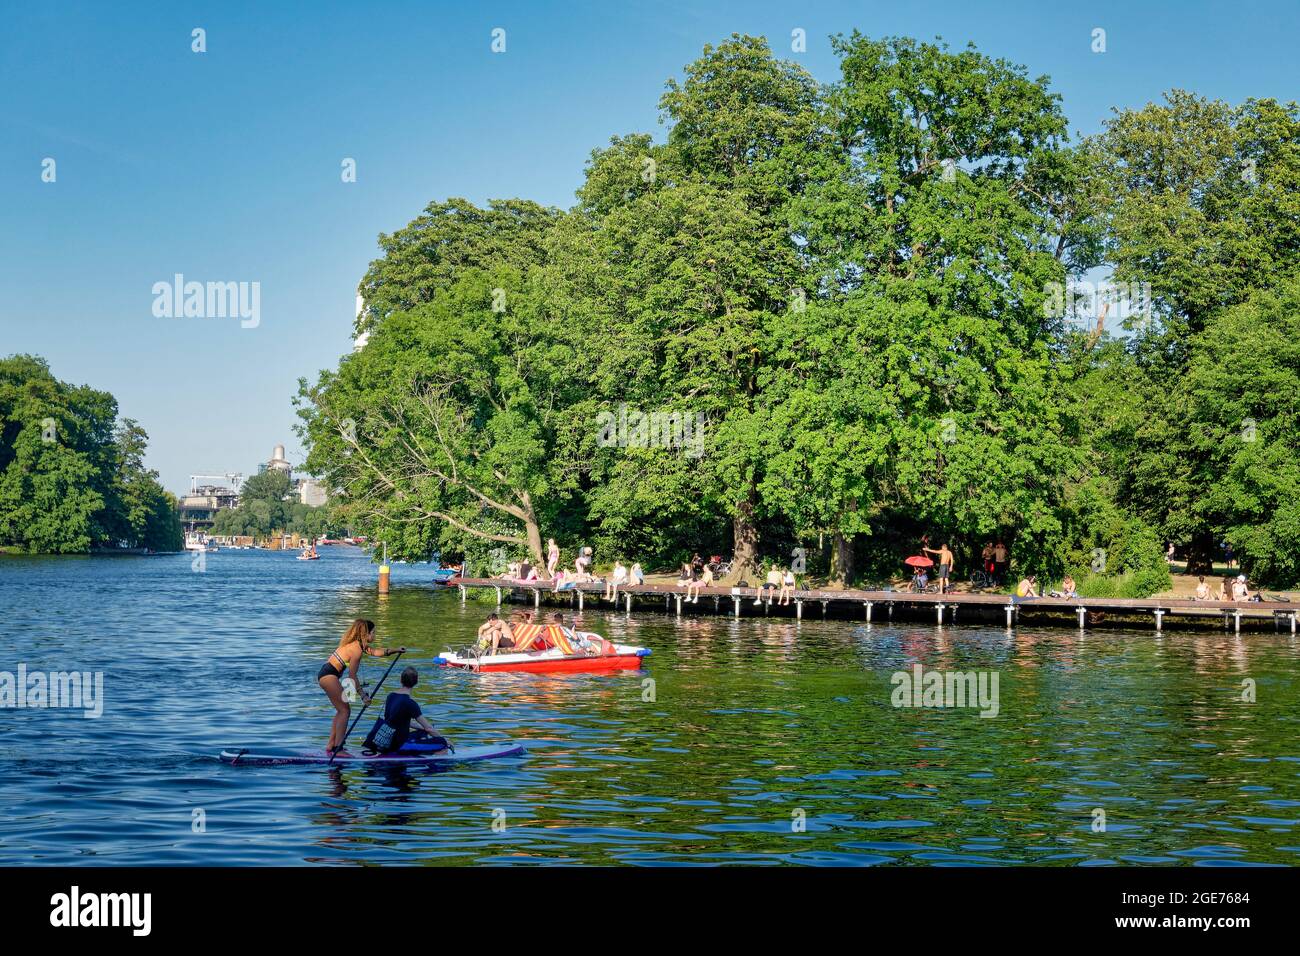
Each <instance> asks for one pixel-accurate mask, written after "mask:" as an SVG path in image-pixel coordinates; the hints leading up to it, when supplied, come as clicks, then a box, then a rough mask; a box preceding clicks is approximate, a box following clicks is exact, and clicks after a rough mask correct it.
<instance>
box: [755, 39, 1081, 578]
mask: <svg viewBox="0 0 1300 956" xmlns="http://www.w3.org/2000/svg"><path fill="white" fill-rule="evenodd" d="M835 46H836V49H837V50H838V52H839V53H840V55H841V58H842V74H843V75H842V79H841V82H840V83H838V84H837V85H836V86H835V87H834V88H833V89H832V90H831V91H830V93H829V94H828V108H827V114H826V123H827V125H828V127H829V128H830V129H831V131H832V135H831V136H830V137H828V138H827V139H826V140H825V148H823V149H822V150H821V151H820V153H819V154H818V155H817V156H816V157H815V158H814V160H813V161H812V162H813V166H814V174H813V178H814V180H815V182H814V184H813V185H810V186H809V187H808V188H807V189H805V190H804V192H803V194H802V196H801V198H800V201H799V202H798V204H797V211H798V215H799V232H800V234H801V235H802V237H803V238H804V239H805V241H806V245H805V249H804V252H805V254H806V256H807V257H808V259H809V261H810V268H812V269H814V270H815V272H816V274H817V276H818V280H819V281H818V284H817V296H818V301H817V303H816V305H815V306H813V307H809V308H807V309H805V310H802V311H800V310H794V311H792V312H791V313H790V314H788V315H786V316H783V317H782V318H781V320H780V321H779V322H778V323H776V325H775V330H776V331H775V338H777V339H778V340H779V341H780V342H781V343H782V346H783V349H782V354H781V361H780V362H779V363H778V364H777V365H776V367H775V370H774V372H773V375H772V379H771V382H770V388H769V390H768V394H769V395H770V398H771V401H772V411H771V416H772V420H773V422H775V423H777V427H775V428H773V429H771V430H770V432H769V433H768V439H767V441H766V442H765V443H764V445H765V447H767V448H769V449H770V454H771V456H772V461H773V463H774V466H775V467H774V468H773V471H772V473H771V474H770V475H769V479H768V482H767V484H766V486H765V488H766V491H767V495H768V497H769V498H770V499H771V500H772V501H773V502H774V504H775V505H776V506H778V507H780V508H781V509H783V510H786V511H791V510H793V511H795V512H797V513H801V514H803V515H804V516H805V518H804V520H805V521H809V522H813V523H814V524H815V526H816V527H818V528H821V529H825V530H827V531H829V532H831V534H832V536H833V538H834V540H835V542H836V548H835V551H834V560H833V562H832V577H833V578H835V579H838V580H842V579H844V578H845V577H847V576H848V575H849V573H850V570H851V569H850V566H849V564H850V559H851V555H852V551H851V549H850V548H849V547H848V546H847V543H848V540H849V539H850V538H851V537H852V536H853V535H854V534H857V533H860V532H867V531H871V530H872V528H873V524H874V526H875V528H876V529H882V528H883V526H885V525H893V526H896V527H897V526H901V527H908V526H911V527H914V528H918V529H919V528H930V529H933V530H936V531H938V532H939V533H940V534H942V535H943V536H945V537H947V536H950V535H958V536H963V537H965V538H967V539H974V538H975V537H976V536H986V535H993V534H1004V535H1005V534H1009V533H1011V532H1012V531H1013V530H1015V531H1019V533H1020V534H1021V535H1023V536H1025V537H1026V538H1027V539H1028V541H1029V542H1030V545H1029V548H1028V549H1027V550H1034V551H1041V550H1042V549H1043V548H1044V547H1047V546H1049V544H1051V543H1052V542H1053V539H1054V538H1055V537H1056V536H1059V533H1060V523H1059V518H1058V515H1057V505H1058V503H1059V499H1060V496H1061V491H1062V487H1063V482H1064V479H1065V476H1066V475H1067V474H1068V473H1069V471H1070V469H1071V467H1072V462H1073V459H1074V454H1073V451H1072V447H1071V446H1072V436H1073V434H1074V432H1075V426H1074V423H1073V422H1072V421H1071V420H1070V418H1069V416H1068V415H1067V408H1066V407H1065V406H1064V405H1063V403H1062V402H1061V401H1060V398H1059V380H1060V375H1061V372H1060V369H1059V368H1058V363H1057V361H1056V356H1055V344H1056V341H1057V339H1058V337H1059V333H1060V324H1059V320H1056V319H1054V318H1052V317H1050V316H1045V315H1044V309H1043V306H1044V301H1045V296H1046V293H1047V290H1048V288H1049V286H1050V284H1051V283H1053V282H1061V281H1062V280H1063V279H1064V278H1065V275H1066V273H1067V270H1075V269H1078V268H1081V267H1083V266H1085V265H1087V264H1089V260H1090V259H1091V258H1093V257H1095V247H1096V238H1095V227H1094V226H1092V225H1091V224H1090V223H1089V220H1088V217H1087V216H1085V215H1083V214H1082V213H1081V208H1082V206H1083V204H1082V203H1080V202H1079V200H1078V196H1077V192H1078V188H1079V182H1080V178H1081V177H1080V172H1081V170H1082V169H1084V168H1086V166H1085V164H1083V163H1082V162H1081V161H1080V160H1079V158H1078V157H1077V156H1075V155H1073V154H1071V153H1069V152H1068V151H1067V150H1066V148H1065V145H1064V142H1065V133H1066V128H1065V120H1064V117H1063V116H1062V115H1061V113H1060V108H1059V103H1058V98H1057V97H1056V96H1055V95H1054V94H1052V93H1050V92H1049V91H1048V89H1047V84H1046V81H1045V80H1043V79H1038V80H1031V79H1029V78H1027V77H1026V76H1025V75H1024V71H1023V70H1021V69H1020V68H1018V67H1015V66H1012V65H1010V64H1008V63H1006V62H1004V61H1001V60H991V59H989V58H987V57H985V56H983V55H981V54H979V53H977V52H976V51H974V50H973V49H968V50H964V51H960V52H957V53H953V52H950V51H949V50H948V49H947V48H946V47H943V46H941V45H936V44H925V43H917V42H915V41H912V40H905V39H894V40H883V41H875V40H870V39H867V38H865V37H862V36H861V35H859V34H856V33H855V34H853V35H852V36H850V37H847V38H844V37H841V38H837V40H836V41H835Z"/></svg>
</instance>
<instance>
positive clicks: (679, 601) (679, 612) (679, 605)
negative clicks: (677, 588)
mask: <svg viewBox="0 0 1300 956" xmlns="http://www.w3.org/2000/svg"><path fill="white" fill-rule="evenodd" d="M677 616H678V617H681V616H682V596H681V595H680V594H678V595H677Z"/></svg>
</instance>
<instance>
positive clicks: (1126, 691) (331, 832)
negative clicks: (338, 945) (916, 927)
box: [0, 547, 1300, 866]
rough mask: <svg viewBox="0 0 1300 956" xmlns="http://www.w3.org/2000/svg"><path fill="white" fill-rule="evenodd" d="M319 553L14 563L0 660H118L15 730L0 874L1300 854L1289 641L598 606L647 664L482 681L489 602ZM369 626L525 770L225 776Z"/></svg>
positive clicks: (443, 716) (7, 719)
mask: <svg viewBox="0 0 1300 956" xmlns="http://www.w3.org/2000/svg"><path fill="white" fill-rule="evenodd" d="M321 553H322V560H320V561H317V562H299V561H296V560H294V556H293V554H279V553H272V552H260V551H247V552H231V551H223V552H219V553H217V554H212V555H208V556H206V566H205V567H204V569H203V570H201V571H200V570H196V569H195V567H194V562H193V561H192V559H191V558H190V556H188V555H175V556H159V557H148V558H145V557H87V558H74V557H68V558H20V557H6V556H3V555H0V620H3V621H4V626H3V630H2V632H0V635H2V639H3V645H4V646H3V651H2V652H0V671H7V672H11V673H16V672H17V668H18V666H19V665H20V664H22V665H25V666H26V668H27V670H28V671H29V672H34V671H72V670H76V671H87V672H102V674H103V698H104V699H103V713H102V716H101V717H99V718H97V719H95V718H86V717H84V716H83V715H82V712H81V711H78V710H67V709H64V710H56V709H31V708H25V709H14V708H11V709H4V710H0V864H15V863H46V864H55V863H58V864H68V863H90V864H104V865H108V864H137V865H139V864H144V865H149V864H214V865H223V864H343V865H348V864H376V863H407V864H416V863H423V864H436V865H468V864H488V865H537V864H560V863H568V864H572V863H600V864H610V863H618V864H636V865H678V866H701V865H714V864H762V865H775V864H804V865H866V864H896V865H914V866H915V865H998V864H1002V865H1020V864H1039V865H1043V864H1051V865H1061V866H1081V865H1104V864H1115V865H1134V864H1154V865H1170V866H1186V865H1198V864H1200V865H1268V864H1274V865H1277V864H1282V865H1295V864H1297V863H1300V833H1297V821H1300V777H1298V774H1300V742H1297V729H1298V728H1297V702H1298V701H1300V683H1298V682H1297V677H1296V675H1297V668H1298V665H1300V645H1298V644H1297V642H1296V641H1295V639H1294V638H1292V637H1291V636H1290V635H1286V634H1284V635H1275V634H1272V633H1267V634H1248V635H1244V636H1240V637H1233V636H1231V635H1227V634H1221V633H1218V632H1214V633H1190V632H1181V633H1180V632H1178V631H1176V630H1174V631H1169V632H1167V633H1166V634H1165V635H1164V636H1163V637H1158V636H1156V635H1155V634H1154V633H1153V632H1152V631H1141V632H1137V631H1135V632H1105V633H1087V634H1082V635H1081V634H1080V633H1079V632H1077V631H1073V630H1068V629H1060V630H1046V629H1044V630H1031V629H1020V630H1017V631H1016V632H1015V634H1014V636H1011V635H1009V634H1008V633H1007V632H1006V631H1004V630H1002V629H1000V628H988V627H975V626H971V627H947V628H943V629H939V628H936V627H934V626H933V625H931V624H928V623H927V624H915V625H902V626H900V625H880V624H874V625H871V626H867V625H865V624H862V623H859V622H850V621H842V620H841V621H835V620H831V621H821V620H806V621H803V622H796V621H794V620H792V619H789V618H778V617H769V618H762V617H754V618H742V619H741V620H739V621H737V620H735V619H733V618H731V617H729V616H726V615H723V616H717V617H715V616H713V615H712V613H711V611H710V613H707V614H706V613H701V614H698V615H693V616H688V617H684V618H682V619H681V620H676V619H674V618H673V617H671V616H668V615H665V614H661V613H655V612H651V611H644V612H638V613H637V614H636V615H635V616H634V617H633V618H631V619H629V618H628V617H627V616H626V615H623V614H616V613H613V612H610V611H599V610H592V607H591V605H590V604H589V605H588V610H587V613H586V615H585V625H586V627H587V628H588V629H590V630H595V631H598V632H600V633H602V634H604V635H606V636H608V637H611V638H613V639H615V640H618V641H622V642H628V643H636V644H642V645H645V646H647V647H650V648H652V649H653V652H654V653H653V656H652V657H650V658H649V661H648V663H647V665H646V667H645V669H644V671H641V672H635V671H633V672H624V673H616V674H605V675H590V676H588V675H528V674H496V675H480V674H464V673H456V672H449V671H447V670H445V669H438V668H436V667H433V666H431V665H430V661H431V659H432V658H433V657H434V656H435V655H436V654H437V653H438V652H439V651H441V650H443V649H444V648H446V647H448V646H459V645H463V644H465V643H468V642H469V641H470V640H471V639H472V637H473V634H474V631H475V629H476V628H477V626H478V624H479V623H480V622H481V621H482V619H483V617H484V616H485V615H486V614H487V613H488V612H489V611H490V610H492V608H493V604H492V603H483V602H482V601H476V600H473V599H471V600H470V601H469V602H468V603H467V604H464V605H462V604H461V602H460V600H459V599H458V597H457V595H456V592H455V590H454V589H452V590H450V591H447V590H438V589H435V588H434V587H432V586H431V585H429V584H428V579H429V569H428V568H427V567H423V566H418V565H411V566H406V565H397V566H394V590H393V592H392V594H390V595H388V596H387V597H381V596H379V595H378V594H376V591H375V577H376V570H375V567H374V566H373V565H372V564H371V563H370V562H369V560H368V559H367V557H366V556H365V555H364V554H363V553H362V552H360V551H358V550H356V549H352V548H344V547H335V548H322V549H321ZM484 597H486V596H484ZM704 607H705V604H704V603H703V602H701V604H700V608H701V609H703V608H704ZM747 610H749V609H747ZM354 617H370V618H373V619H374V620H375V621H376V622H377V624H378V629H379V634H380V636H381V640H382V641H384V642H387V643H390V644H392V645H398V644H401V645H405V646H407V647H408V648H410V651H409V652H408V654H407V656H406V657H404V658H403V664H405V663H408V662H409V663H412V664H414V665H415V666H417V667H418V668H419V669H420V672H421V681H420V684H419V686H418V687H417V689H416V697H417V699H418V700H419V701H420V702H421V704H422V705H423V706H424V708H425V711H426V713H428V714H429V715H430V716H431V717H432V718H433V720H434V722H435V723H436V724H437V725H438V726H439V728H440V729H441V730H444V731H445V732H446V733H447V734H448V735H449V736H450V737H451V738H452V739H453V740H454V741H455V742H456V743H458V744H473V743H487V742H490V741H499V740H502V739H506V738H512V739H516V740H519V741H522V742H523V743H524V744H525V745H526V747H527V755H526V756H524V757H522V758H508V759H502V760H497V761H489V762H486V763H480V764H473V765H466V766H461V767H458V768H455V769H450V770H444V771H434V770H428V769H422V770H414V771H403V770H392V769H389V770H382V769H378V768H323V767H319V766H317V767H265V768H262V767H238V766H237V767H231V766H227V765H224V764H222V763H220V762H219V761H218V760H217V759H216V755H217V754H218V753H219V752H220V751H221V750H222V749H223V748H229V747H249V748H251V749H254V750H256V749H259V748H262V747H285V746H301V747H304V748H305V747H321V746H323V745H324V742H325V738H326V736H327V735H328V732H329V718H330V713H331V711H330V708H329V706H328V703H327V701H326V699H325V695H324V694H323V693H322V692H321V691H320V689H319V688H318V687H317V686H316V683H315V673H316V671H317V669H318V668H319V667H320V664H321V663H322V661H323V660H324V658H325V656H326V655H327V654H328V653H329V651H330V650H332V649H333V648H334V646H335V643H336V640H337V638H338V636H339V635H340V634H341V633H342V631H343V630H344V629H345V627H346V625H347V623H348V622H349V621H350V620H351V619H352V618H354ZM917 664H920V665H922V666H923V667H924V668H926V669H940V670H943V671H962V672H971V671H974V672H982V673H983V674H984V675H985V676H986V677H989V676H990V675H993V674H996V676H997V678H998V699H997V706H998V712H997V715H996V716H993V717H982V716H980V710H979V709H974V708H969V707H967V708H936V707H914V706H907V707H895V706H893V704H892V703H891V695H893V694H894V692H895V686H894V684H893V683H892V680H891V678H892V677H893V675H895V674H897V673H899V672H911V671H912V668H913V667H914V666H915V665H917ZM384 666H386V665H382V664H379V663H378V662H377V661H371V662H368V663H367V664H366V665H365V668H366V670H367V672H368V677H367V679H368V680H370V681H371V682H373V681H374V680H375V679H377V678H378V677H379V675H380V674H382V673H383V668H384ZM390 680H392V679H391V678H390ZM1243 682H1246V683H1243ZM1252 682H1253V683H1252ZM1252 687H1253V692H1254V698H1255V699H1254V700H1253V701H1251V700H1244V699H1243V696H1245V697H1249V696H1250V694H1249V693H1247V691H1248V690H1249V689H1250V688H1252ZM363 723H365V724H369V723H370V719H369V717H368V716H367V717H366V718H364V719H363ZM359 729H360V728H359ZM358 736H359V735H358ZM357 739H358V737H354V738H353V740H354V744H355V743H356V742H357Z"/></svg>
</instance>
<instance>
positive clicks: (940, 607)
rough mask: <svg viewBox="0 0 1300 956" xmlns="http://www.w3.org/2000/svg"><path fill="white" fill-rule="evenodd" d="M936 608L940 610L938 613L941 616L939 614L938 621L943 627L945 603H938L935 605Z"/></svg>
mask: <svg viewBox="0 0 1300 956" xmlns="http://www.w3.org/2000/svg"><path fill="white" fill-rule="evenodd" d="M934 609H935V610H936V611H937V612H938V614H939V616H938V622H939V626H940V627H942V626H943V605H942V604H936V605H935V606H934Z"/></svg>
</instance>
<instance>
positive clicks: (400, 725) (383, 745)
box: [365, 691, 420, 753]
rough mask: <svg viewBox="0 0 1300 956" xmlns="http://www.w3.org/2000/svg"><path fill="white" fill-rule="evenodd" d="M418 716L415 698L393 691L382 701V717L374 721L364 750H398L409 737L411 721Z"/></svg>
mask: <svg viewBox="0 0 1300 956" xmlns="http://www.w3.org/2000/svg"><path fill="white" fill-rule="evenodd" d="M419 716H420V705H419V704H417V703H416V702H415V698H413V697H412V696H411V695H410V694H402V693H399V692H397V691H393V693H391V694H389V695H388V699H387V700H385V701H384V716H383V717H382V718H380V719H379V720H377V721H375V726H374V727H372V728H370V733H369V734H368V735H367V736H366V743H365V746H366V749H367V750H379V751H382V752H384V753H392V752H393V751H395V750H400V749H401V747H402V744H404V743H406V740H407V738H408V737H410V736H411V721H413V720H414V719H415V718H416V717H419ZM390 728H391V731H390Z"/></svg>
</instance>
